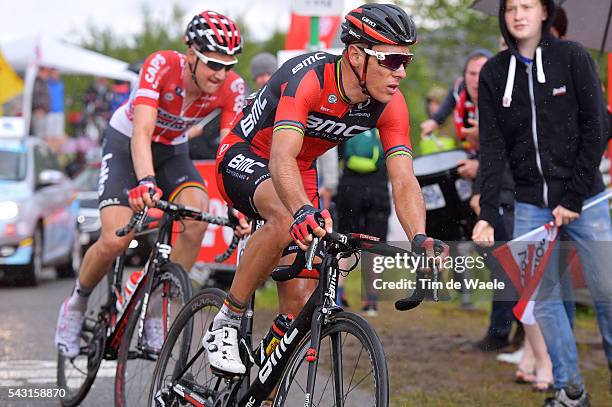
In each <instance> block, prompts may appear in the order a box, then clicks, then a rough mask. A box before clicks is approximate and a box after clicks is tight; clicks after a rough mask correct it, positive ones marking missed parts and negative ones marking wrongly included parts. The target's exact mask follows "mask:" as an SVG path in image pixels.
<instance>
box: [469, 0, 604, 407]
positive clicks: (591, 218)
mask: <svg viewBox="0 0 612 407" xmlns="http://www.w3.org/2000/svg"><path fill="white" fill-rule="evenodd" d="M554 15H555V4H554V2H553V1H551V0H507V1H504V0H502V1H501V2H500V14H499V16H500V18H499V20H500V28H501V31H502V34H503V35H504V37H505V39H506V43H507V44H508V50H506V51H504V52H501V53H499V54H498V55H497V56H495V57H494V58H492V59H491V60H490V61H489V62H488V63H487V64H486V65H485V67H484V68H483V70H482V72H481V75H480V84H479V98H480V104H479V109H480V119H481V123H480V128H481V137H480V144H481V174H482V196H481V199H480V206H481V213H480V221H479V222H478V223H477V224H476V226H475V227H474V233H473V238H474V240H476V241H479V242H482V243H483V244H492V243H493V240H494V226H493V225H494V224H495V223H496V221H497V218H498V212H497V205H498V202H499V189H500V186H499V182H498V177H499V175H498V174H499V173H500V172H501V171H502V170H503V166H504V165H505V164H506V162H509V163H510V168H511V169H512V174H513V177H514V180H515V184H516V193H515V194H516V195H515V196H516V201H517V203H516V204H515V215H516V217H515V228H514V232H515V235H522V234H524V233H526V232H529V231H531V230H533V229H535V228H537V227H539V226H541V225H543V224H546V223H548V222H549V221H554V222H555V224H556V225H557V226H559V227H563V229H565V233H567V235H568V236H569V237H570V238H572V239H573V240H574V242H575V244H576V246H577V248H578V253H579V255H580V260H581V262H582V265H583V270H584V277H585V280H586V282H587V286H588V288H589V290H590V292H591V295H592V298H593V300H594V304H595V311H596V315H597V319H598V322H599V328H600V331H601V334H602V337H603V343H604V350H605V353H606V356H607V358H608V363H609V365H610V366H611V367H612V301H611V300H610V299H611V298H612V274H611V272H612V269H610V264H611V263H612V251H611V250H609V248H605V249H602V246H601V243H599V244H597V243H595V242H596V241H600V240H601V241H608V242H610V241H612V226H611V224H610V212H609V208H608V203H607V202H606V201H603V202H601V203H600V204H597V205H595V206H594V207H593V208H591V209H590V210H588V211H585V212H584V213H581V210H582V206H583V204H585V203H588V202H590V201H592V200H594V199H597V198H599V197H601V196H602V195H603V190H604V185H603V182H602V178H601V174H600V173H599V170H598V166H599V162H600V160H601V153H602V148H601V146H602V138H603V137H604V134H603V133H604V129H605V126H604V124H603V123H604V120H605V118H604V115H603V112H602V108H601V107H602V106H603V98H602V93H601V87H600V84H599V78H598V74H597V69H596V66H595V62H594V61H593V59H592V58H591V56H590V55H589V54H588V52H587V51H586V50H585V49H584V48H583V47H582V46H581V45H580V44H578V43H575V42H570V41H561V40H559V39H556V38H554V37H553V36H552V35H551V34H550V33H549V32H548V31H549V28H550V26H551V25H552V20H553V19H552V16H554ZM526 124H527V125H526ZM558 254H559V252H558V247H555V249H553V251H552V254H551V255H550V257H549V262H548V265H547V268H546V271H545V273H544V276H543V278H542V281H541V283H540V288H539V296H538V298H537V299H536V303H535V317H536V320H537V321H538V323H539V324H540V327H541V329H542V334H543V335H544V339H545V341H546V345H547V347H548V350H549V353H550V357H551V359H552V363H553V376H554V387H555V390H556V391H555V395H554V397H552V398H549V399H547V400H546V402H545V406H566V407H571V406H588V405H589V399H588V396H587V393H586V390H585V388H584V384H583V381H582V377H581V375H580V372H579V369H578V352H577V349H576V341H575V338H574V335H573V332H572V321H571V315H568V312H567V311H566V308H565V307H564V303H563V298H562V294H561V284H560V275H559V268H558V257H559V256H558Z"/></svg>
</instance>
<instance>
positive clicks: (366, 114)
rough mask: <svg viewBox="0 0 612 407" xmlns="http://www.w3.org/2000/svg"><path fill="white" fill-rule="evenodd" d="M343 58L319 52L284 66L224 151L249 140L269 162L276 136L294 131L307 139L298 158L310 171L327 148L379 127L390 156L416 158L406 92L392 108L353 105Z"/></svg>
mask: <svg viewBox="0 0 612 407" xmlns="http://www.w3.org/2000/svg"><path fill="white" fill-rule="evenodd" d="M340 58H341V57H339V56H337V55H331V54H327V53H324V52H316V53H311V54H306V55H301V56H299V57H296V58H293V59H291V60H289V61H287V62H286V63H285V64H283V66H282V67H281V68H280V69H279V70H278V71H276V73H275V74H274V75H272V78H270V80H269V81H268V83H267V84H266V85H265V86H264V87H263V88H262V89H261V90H260V91H259V92H258V93H257V95H256V97H255V98H254V99H253V100H252V101H251V103H247V107H245V109H244V110H243V112H242V114H241V115H240V116H239V117H238V118H237V120H236V121H235V122H234V123H235V126H234V128H233V129H232V132H231V134H230V135H229V136H228V138H226V139H225V140H223V141H224V143H223V144H222V146H221V147H220V148H221V150H224V149H227V148H228V145H230V144H233V143H235V142H238V141H243V140H244V141H247V142H248V143H250V145H251V148H252V149H253V151H254V152H255V153H257V154H259V155H260V156H262V157H264V158H269V157H270V147H271V144H272V135H273V133H274V132H276V131H278V130H283V129H291V130H294V131H296V132H298V133H300V134H302V135H304V142H303V144H302V149H301V151H300V153H299V155H298V157H297V163H298V166H299V168H300V170H302V171H304V170H306V169H308V168H310V167H311V166H312V163H313V161H314V160H315V159H316V158H317V157H319V156H320V155H321V154H323V153H324V152H325V151H326V150H328V149H330V148H332V147H334V146H335V145H337V144H340V143H342V142H343V141H345V140H347V139H349V138H351V137H353V136H355V135H357V134H359V133H362V132H364V131H366V130H369V129H372V128H377V129H378V131H379V133H380V139H381V141H382V145H383V148H384V151H385V158H389V157H391V156H395V155H408V156H411V157H412V155H413V154H412V151H411V149H410V137H409V130H410V124H409V117H408V109H407V107H406V101H405V99H404V96H403V95H402V93H401V92H397V93H396V94H395V95H393V97H392V99H391V101H390V102H389V103H386V104H385V103H380V102H377V101H376V100H374V99H369V100H368V101H366V102H363V103H359V104H355V105H350V104H349V101H348V99H347V98H346V96H345V93H344V90H343V89H342V85H341V84H342V72H341V69H340ZM224 145H225V147H224ZM221 150H220V153H222V152H223V151H221Z"/></svg>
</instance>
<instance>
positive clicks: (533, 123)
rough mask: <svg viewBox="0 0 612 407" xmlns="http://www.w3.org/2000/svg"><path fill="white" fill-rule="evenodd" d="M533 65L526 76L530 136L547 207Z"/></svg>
mask: <svg viewBox="0 0 612 407" xmlns="http://www.w3.org/2000/svg"><path fill="white" fill-rule="evenodd" d="M532 68H533V63H531V64H529V65H528V66H527V76H528V79H529V98H530V99H531V135H532V138H533V145H534V147H535V152H536V165H537V166H538V171H539V172H540V175H541V176H542V200H543V201H544V206H545V207H546V206H548V185H547V184H546V178H544V171H543V170H542V159H541V158H540V147H539V145H538V128H537V123H536V105H535V95H534V91H533V69H532Z"/></svg>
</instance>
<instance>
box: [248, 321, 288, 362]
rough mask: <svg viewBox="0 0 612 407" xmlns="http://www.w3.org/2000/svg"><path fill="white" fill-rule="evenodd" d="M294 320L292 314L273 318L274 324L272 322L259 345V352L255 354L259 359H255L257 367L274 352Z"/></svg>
mask: <svg viewBox="0 0 612 407" xmlns="http://www.w3.org/2000/svg"><path fill="white" fill-rule="evenodd" d="M294 319H295V317H294V316H293V315H292V314H288V315H284V314H278V315H277V316H276V318H274V322H272V326H271V327H270V329H269V330H268V333H267V334H266V336H264V337H263V339H262V340H261V342H260V343H259V350H258V352H257V353H258V355H259V357H257V358H256V359H257V360H258V363H259V365H261V363H263V361H264V360H265V359H266V357H267V356H269V355H270V354H271V353H272V352H274V350H275V349H276V347H277V346H278V344H279V343H280V341H281V339H282V338H283V335H285V333H286V332H287V331H288V330H289V327H290V326H291V323H292V322H293V320H294Z"/></svg>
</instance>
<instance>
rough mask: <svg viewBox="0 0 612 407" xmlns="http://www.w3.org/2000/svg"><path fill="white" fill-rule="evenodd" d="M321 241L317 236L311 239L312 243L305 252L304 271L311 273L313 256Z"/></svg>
mask: <svg viewBox="0 0 612 407" xmlns="http://www.w3.org/2000/svg"><path fill="white" fill-rule="evenodd" d="M320 241H321V239H320V238H319V237H317V236H314V237H313V239H312V243H311V244H310V246H309V247H308V250H307V251H306V269H307V270H308V271H312V266H313V265H314V260H315V256H316V254H317V249H318V247H319V243H320Z"/></svg>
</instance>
